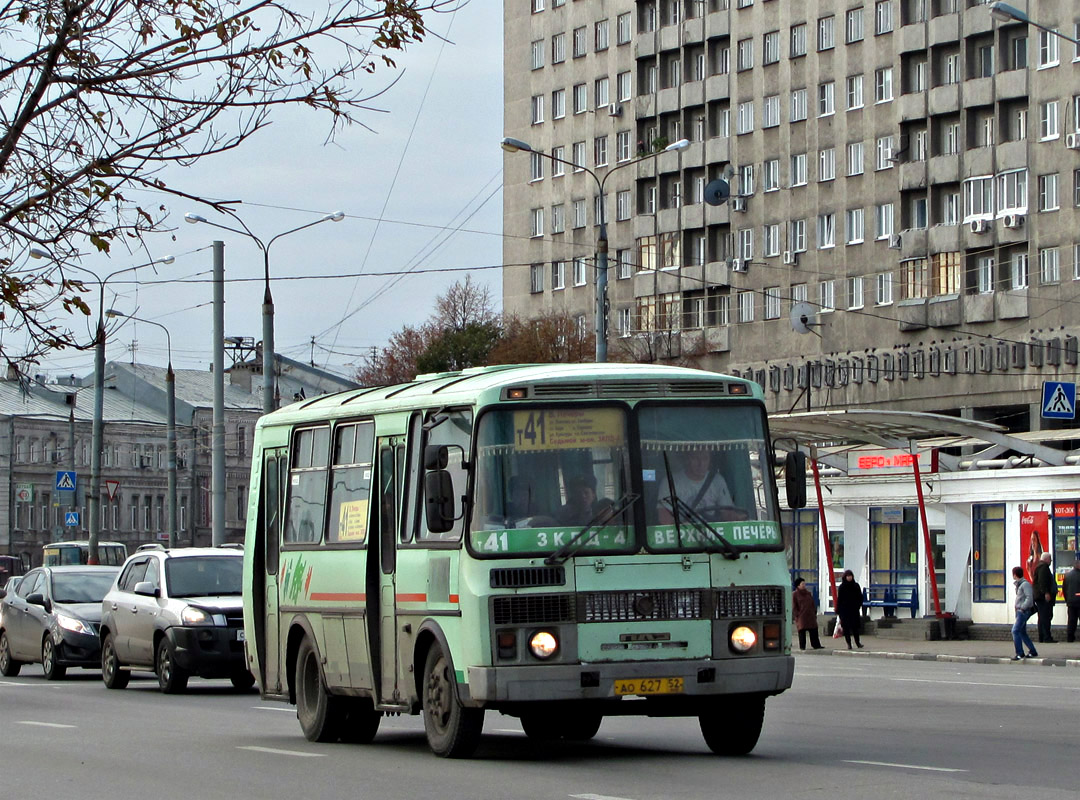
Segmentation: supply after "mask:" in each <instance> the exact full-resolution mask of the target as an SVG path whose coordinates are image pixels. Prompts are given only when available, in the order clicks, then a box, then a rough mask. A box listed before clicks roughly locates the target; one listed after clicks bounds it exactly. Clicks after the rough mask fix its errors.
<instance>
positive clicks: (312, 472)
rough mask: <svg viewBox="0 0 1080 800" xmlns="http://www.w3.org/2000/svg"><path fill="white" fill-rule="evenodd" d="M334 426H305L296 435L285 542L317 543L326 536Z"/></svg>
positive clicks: (290, 474) (286, 512) (286, 510)
mask: <svg viewBox="0 0 1080 800" xmlns="http://www.w3.org/2000/svg"><path fill="white" fill-rule="evenodd" d="M329 445H330V429H329V427H327V426H320V427H318V428H305V429H302V430H299V431H297V432H296V433H295V434H294V438H293V447H292V451H291V452H292V466H291V468H290V470H289V501H288V507H287V508H286V509H285V541H286V542H295V543H304V544H315V543H318V542H319V541H320V540H321V539H322V531H323V518H324V514H323V512H324V511H325V508H326V481H327V467H328V464H327V462H328V461H329V456H330V454H329V449H330V447H329Z"/></svg>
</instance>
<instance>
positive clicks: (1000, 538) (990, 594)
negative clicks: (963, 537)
mask: <svg viewBox="0 0 1080 800" xmlns="http://www.w3.org/2000/svg"><path fill="white" fill-rule="evenodd" d="M971 538H972V542H971V552H972V562H971V567H972V569H971V583H972V587H971V588H972V597H971V599H972V600H973V601H974V602H976V603H1004V602H1005V600H1006V595H1007V594H1011V591H1010V592H1006V581H1007V580H1008V578H1007V576H1006V572H1007V570H1006V569H1005V504H1004V503H993V504H990V503H986V504H983V503H976V504H973V505H972V506H971Z"/></svg>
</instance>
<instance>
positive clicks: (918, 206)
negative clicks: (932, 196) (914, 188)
mask: <svg viewBox="0 0 1080 800" xmlns="http://www.w3.org/2000/svg"><path fill="white" fill-rule="evenodd" d="M910 227H911V228H912V229H913V230H917V231H923V230H926V229H927V228H928V227H930V201H929V200H928V199H927V198H926V197H925V196H923V197H913V198H912V200H911V226H910Z"/></svg>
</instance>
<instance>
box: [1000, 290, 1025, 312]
mask: <svg viewBox="0 0 1080 800" xmlns="http://www.w3.org/2000/svg"><path fill="white" fill-rule="evenodd" d="M994 307H995V311H996V312H997V318H998V319H1024V318H1026V317H1027V316H1028V290H1027V289H1009V290H1007V291H1004V292H997V293H996V294H995V295H994Z"/></svg>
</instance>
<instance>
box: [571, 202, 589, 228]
mask: <svg viewBox="0 0 1080 800" xmlns="http://www.w3.org/2000/svg"><path fill="white" fill-rule="evenodd" d="M570 212H571V214H572V215H573V226H574V228H575V229H577V228H584V227H585V201H584V200H573V201H571V203H570Z"/></svg>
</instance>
